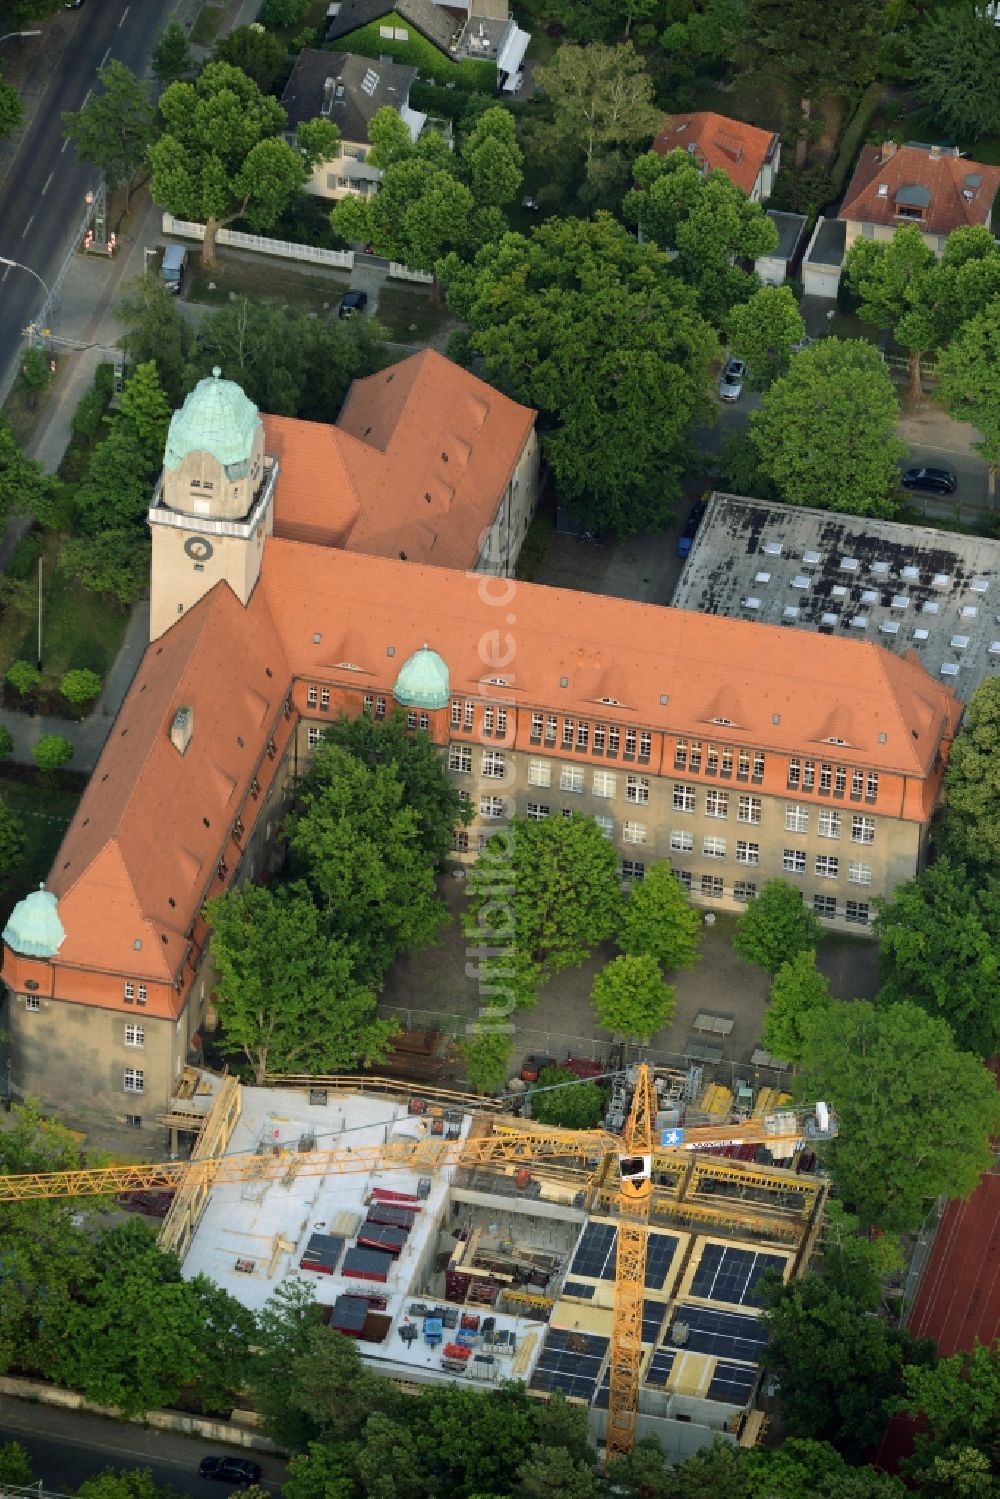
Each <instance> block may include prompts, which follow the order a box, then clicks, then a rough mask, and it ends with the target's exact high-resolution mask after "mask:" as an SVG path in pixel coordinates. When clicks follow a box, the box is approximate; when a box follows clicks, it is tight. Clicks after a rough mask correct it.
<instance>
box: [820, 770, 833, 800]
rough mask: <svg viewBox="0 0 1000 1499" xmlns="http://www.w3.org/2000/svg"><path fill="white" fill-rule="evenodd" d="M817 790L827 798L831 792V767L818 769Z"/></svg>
mask: <svg viewBox="0 0 1000 1499" xmlns="http://www.w3.org/2000/svg"><path fill="white" fill-rule="evenodd" d="M819 789H820V791H821V792H822V793H823V794H824V795H826V796H829V795H830V792H831V791H832V790H833V766H832V765H821V766H820V768H819Z"/></svg>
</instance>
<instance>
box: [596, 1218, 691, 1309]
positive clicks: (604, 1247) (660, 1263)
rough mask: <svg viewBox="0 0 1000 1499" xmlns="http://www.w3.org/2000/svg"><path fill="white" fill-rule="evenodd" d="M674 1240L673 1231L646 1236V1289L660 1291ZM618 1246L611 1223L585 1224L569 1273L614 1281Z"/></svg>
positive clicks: (669, 1263) (673, 1247)
mask: <svg viewBox="0 0 1000 1499" xmlns="http://www.w3.org/2000/svg"><path fill="white" fill-rule="evenodd" d="M677 1243H678V1240H677V1237H676V1235H674V1234H658V1233H651V1234H650V1235H649V1240H648V1245H647V1250H646V1289H647V1291H653V1290H656V1291H659V1290H662V1288H663V1284H664V1281H665V1280H666V1278H667V1275H668V1274H669V1271H670V1266H671V1264H672V1262H673V1258H674V1251H675V1250H676V1248H677ZM617 1246H618V1230H617V1228H616V1227H615V1226H614V1224H613V1223H588V1224H587V1226H586V1228H585V1229H584V1231H583V1237H582V1239H581V1240H580V1243H579V1245H578V1246H577V1251H576V1254H575V1255H574V1256H573V1263H572V1265H571V1266H570V1274H571V1275H586V1276H589V1277H590V1279H592V1280H614V1278H615V1254H616V1251H617ZM571 1294H580V1293H579V1292H577V1293H571Z"/></svg>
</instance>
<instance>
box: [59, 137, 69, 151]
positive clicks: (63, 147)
mask: <svg viewBox="0 0 1000 1499" xmlns="http://www.w3.org/2000/svg"><path fill="white" fill-rule="evenodd" d="M68 145H69V136H68V135H67V137H66V139H65V140H64V141H63V143H62V145H61V146H60V147H59V155H60V156H61V155H62V154H63V152H64V151H65V149H66V147H67V146H68Z"/></svg>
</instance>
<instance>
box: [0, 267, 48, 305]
mask: <svg viewBox="0 0 1000 1499" xmlns="http://www.w3.org/2000/svg"><path fill="white" fill-rule="evenodd" d="M0 265H6V266H10V267H11V269H12V270H15V271H27V273H28V275H29V276H34V278H35V280H36V281H37V282H38V284H39V285H40V286H41V288H42V291H43V292H44V293H45V301H44V302H43V303H42V314H43V321H44V314H45V313H46V312H48V311H51V308H52V293H51V292H50V291H49V288H48V285H47V284H46V282H44V281H43V280H42V278H41V276H40V275H39V274H38V272H37V271H33V270H32V269H31V266H30V265H24V264H23V263H22V262H21V261H20V260H8V258H7V256H6V255H0Z"/></svg>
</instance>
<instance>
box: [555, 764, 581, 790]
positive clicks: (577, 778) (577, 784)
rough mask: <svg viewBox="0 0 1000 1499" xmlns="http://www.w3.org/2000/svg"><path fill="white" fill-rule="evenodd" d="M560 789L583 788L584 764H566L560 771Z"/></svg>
mask: <svg viewBox="0 0 1000 1499" xmlns="http://www.w3.org/2000/svg"><path fill="white" fill-rule="evenodd" d="M559 789H560V791H582V790H583V766H582V765H564V766H563V767H562V769H561V770H560V772H559Z"/></svg>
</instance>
